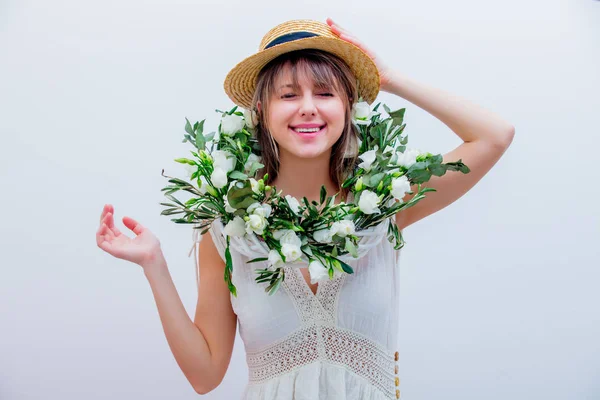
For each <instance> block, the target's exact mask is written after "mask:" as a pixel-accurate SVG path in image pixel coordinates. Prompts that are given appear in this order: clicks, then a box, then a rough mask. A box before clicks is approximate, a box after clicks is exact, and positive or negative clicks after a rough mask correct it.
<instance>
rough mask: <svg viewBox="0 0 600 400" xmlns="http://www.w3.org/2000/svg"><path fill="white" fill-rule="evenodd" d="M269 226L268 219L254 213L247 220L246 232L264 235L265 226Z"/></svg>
mask: <svg viewBox="0 0 600 400" xmlns="http://www.w3.org/2000/svg"><path fill="white" fill-rule="evenodd" d="M266 227H267V219H266V218H265V217H262V216H260V215H256V214H252V215H250V216H249V217H248V221H246V225H245V228H246V232H247V233H248V234H250V233H252V232H254V233H256V234H258V235H262V234H263V233H264V230H265V228H266Z"/></svg>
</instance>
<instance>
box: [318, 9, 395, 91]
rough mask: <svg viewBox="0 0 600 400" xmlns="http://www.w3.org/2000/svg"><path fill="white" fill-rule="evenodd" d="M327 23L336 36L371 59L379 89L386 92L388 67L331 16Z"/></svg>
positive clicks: (388, 82) (388, 76)
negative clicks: (377, 78)
mask: <svg viewBox="0 0 600 400" xmlns="http://www.w3.org/2000/svg"><path fill="white" fill-rule="evenodd" d="M327 24H328V25H329V27H330V28H331V30H332V31H333V33H335V34H336V35H338V37H339V38H340V39H342V40H345V41H347V42H349V43H352V44H353V45H355V46H357V47H358V48H360V49H361V50H362V51H364V52H365V53H366V54H367V55H368V56H369V57H370V58H371V60H373V62H374V63H375V65H376V66H377V70H378V71H379V78H380V82H381V90H382V91H384V92H388V91H389V90H388V87H389V84H390V75H391V73H390V69H389V68H388V67H387V65H385V64H384V63H383V61H381V59H379V58H378V57H377V56H376V55H375V53H374V52H373V51H372V50H369V49H368V48H367V47H366V46H365V45H364V44H362V43H361V42H360V41H359V40H358V39H356V38H355V37H354V36H353V35H352V34H351V33H350V32H348V31H347V30H346V29H344V28H342V27H341V26H340V25H339V24H338V23H336V22H333V20H332V19H331V18H327Z"/></svg>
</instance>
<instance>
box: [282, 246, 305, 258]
mask: <svg viewBox="0 0 600 400" xmlns="http://www.w3.org/2000/svg"><path fill="white" fill-rule="evenodd" d="M281 252H282V253H283V255H284V256H285V261H286V262H292V261H296V260H297V259H299V258H300V257H301V256H302V250H300V246H297V245H294V244H290V243H285V244H282V245H281Z"/></svg>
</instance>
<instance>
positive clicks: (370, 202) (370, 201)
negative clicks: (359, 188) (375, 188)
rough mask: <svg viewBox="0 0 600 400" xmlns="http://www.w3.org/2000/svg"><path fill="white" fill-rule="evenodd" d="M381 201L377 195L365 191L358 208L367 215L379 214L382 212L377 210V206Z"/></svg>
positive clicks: (361, 195)
mask: <svg viewBox="0 0 600 400" xmlns="http://www.w3.org/2000/svg"><path fill="white" fill-rule="evenodd" d="M380 201H381V199H380V198H379V196H377V194H376V193H373V192H371V191H370V190H365V191H363V192H362V193H361V194H360V200H358V208H359V209H360V211H362V212H363V213H365V214H378V213H380V212H381V211H380V210H379V208H377V205H378V204H379V202H380Z"/></svg>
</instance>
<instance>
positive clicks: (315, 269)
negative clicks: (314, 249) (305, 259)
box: [308, 260, 329, 285]
mask: <svg viewBox="0 0 600 400" xmlns="http://www.w3.org/2000/svg"><path fill="white" fill-rule="evenodd" d="M308 273H309V274H310V283H311V284H313V285H314V284H315V283H317V282H322V281H324V280H326V279H328V278H329V273H328V270H327V268H325V266H324V265H323V264H322V263H321V261H319V260H312V261H311V262H310V263H309V264H308Z"/></svg>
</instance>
